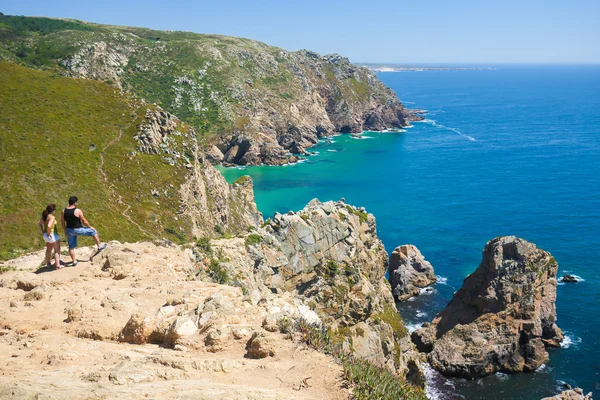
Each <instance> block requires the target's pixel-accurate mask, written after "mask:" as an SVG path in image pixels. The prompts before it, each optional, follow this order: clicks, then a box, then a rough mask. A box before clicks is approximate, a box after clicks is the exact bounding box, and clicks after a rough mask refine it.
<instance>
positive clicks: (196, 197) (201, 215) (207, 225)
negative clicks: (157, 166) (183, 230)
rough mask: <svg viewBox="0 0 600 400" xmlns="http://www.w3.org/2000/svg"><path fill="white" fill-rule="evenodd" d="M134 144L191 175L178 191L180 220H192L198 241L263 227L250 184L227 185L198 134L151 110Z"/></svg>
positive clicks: (158, 110)
mask: <svg viewBox="0 0 600 400" xmlns="http://www.w3.org/2000/svg"><path fill="white" fill-rule="evenodd" d="M134 139H136V141H137V151H138V152H140V153H147V154H160V155H161V156H162V159H163V161H164V162H166V163H169V164H171V165H176V164H177V165H178V166H179V165H185V167H186V170H187V174H188V176H187V179H186V180H185V182H184V183H183V184H182V185H181V187H180V188H179V197H180V206H179V210H178V215H180V216H181V217H183V218H185V219H187V220H189V222H190V226H191V227H190V233H191V234H192V235H193V236H194V237H203V236H214V235H215V234H216V233H237V232H240V231H243V232H245V231H247V229H248V228H249V227H253V228H256V227H258V226H260V224H262V222H263V220H262V214H261V213H260V212H259V211H258V209H257V208H256V203H255V202H254V190H253V185H252V179H251V178H250V177H244V178H241V179H239V180H238V181H236V182H235V183H234V184H232V185H229V184H228V183H227V182H226V181H225V178H223V176H222V175H221V174H220V173H219V171H217V170H216V169H215V168H214V167H213V166H212V165H211V164H210V163H209V162H206V159H205V157H204V156H203V154H202V153H201V152H200V151H199V150H198V144H197V138H196V133H195V131H194V130H193V129H192V128H190V127H189V126H188V125H186V124H185V123H183V122H182V121H180V120H179V119H178V118H177V117H175V116H174V115H172V114H170V113H169V112H166V111H164V110H163V109H162V108H161V107H159V106H156V105H152V106H148V108H147V109H146V115H145V119H144V122H142V123H141V124H139V126H138V132H137V133H136V134H135V135H134ZM136 155H137V154H136V153H135V152H134V153H133V157H135V156H136ZM161 189H162V188H155V189H153V191H152V194H153V195H154V196H155V197H159V196H160V195H161Z"/></svg>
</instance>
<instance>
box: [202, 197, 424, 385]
mask: <svg viewBox="0 0 600 400" xmlns="http://www.w3.org/2000/svg"><path fill="white" fill-rule="evenodd" d="M259 232H260V236H261V239H262V241H261V243H260V244H259V245H256V246H245V244H244V240H243V239H231V240H227V241H225V240H222V241H214V242H212V244H213V246H214V248H215V249H218V251H222V252H223V254H224V255H225V256H226V257H227V258H229V259H230V260H231V261H230V263H231V264H232V265H235V266H236V268H235V269H231V270H230V271H229V272H228V273H229V274H230V275H231V276H234V275H235V276H236V277H237V278H236V279H238V280H240V281H243V282H244V285H245V287H246V288H247V290H248V291H249V294H248V298H247V301H248V302H251V303H252V304H258V305H263V306H264V307H265V309H266V314H265V316H264V317H263V321H264V328H265V329H266V330H270V331H277V330H281V327H280V326H278V322H279V321H286V319H287V321H289V324H290V325H291V326H293V325H294V324H295V323H297V322H303V323H305V324H309V325H313V324H314V325H318V326H321V325H325V326H327V328H328V329H329V330H330V331H331V332H332V334H333V336H334V337H335V340H336V341H337V342H338V343H341V345H342V347H343V348H344V349H346V350H347V351H349V352H353V353H354V354H355V355H357V356H360V357H363V358H365V359H368V360H369V361H371V362H373V363H374V364H376V365H379V366H387V367H388V368H390V369H392V370H399V371H400V373H401V374H403V375H406V374H408V373H409V372H410V375H411V379H412V378H415V381H414V382H416V383H418V384H422V380H420V379H418V377H419V376H420V374H419V373H418V371H417V372H415V371H412V372H411V371H410V368H409V364H410V365H412V366H413V370H414V368H417V369H419V366H420V362H421V359H422V358H423V357H422V355H420V354H419V353H418V352H417V351H416V349H415V348H414V346H413V344H412V343H411V341H410V338H409V336H408V335H407V332H406V329H405V327H404V324H403V322H402V319H401V318H400V316H399V315H398V311H397V309H396V307H395V304H394V298H393V296H392V293H391V290H390V286H389V284H388V282H387V280H386V279H385V271H386V267H387V260H388V256H387V253H386V251H385V249H384V247H383V244H382V243H381V241H380V240H379V238H378V237H377V233H376V224H375V218H374V217H373V216H372V215H371V214H368V213H367V212H366V211H365V210H364V208H356V207H353V206H351V205H347V204H345V203H344V202H326V203H321V202H319V201H318V200H317V199H314V200H312V201H311V202H310V203H309V204H308V205H307V206H306V207H305V208H304V209H302V210H300V211H298V212H291V211H290V212H288V213H286V214H279V213H276V214H275V215H274V216H273V218H272V219H271V220H270V221H268V222H267V223H266V224H265V227H264V229H259ZM260 293H263V295H260ZM264 293H267V295H265V294H264ZM273 293H277V295H274V294H273ZM282 325H283V324H282ZM283 330H287V328H286V327H285V326H284V327H283ZM411 362H412V363H411ZM415 366H416V367H415Z"/></svg>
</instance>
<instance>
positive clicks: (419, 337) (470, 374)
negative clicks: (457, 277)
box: [412, 236, 563, 379]
mask: <svg viewBox="0 0 600 400" xmlns="http://www.w3.org/2000/svg"><path fill="white" fill-rule="evenodd" d="M557 270H558V264H557V263H556V260H555V259H554V257H552V256H551V255H550V253H548V252H546V251H543V250H541V249H539V248H538V247H537V246H536V245H535V244H533V243H530V242H527V241H525V240H523V239H519V238H516V237H514V236H505V237H498V238H496V239H493V240H491V241H490V242H488V243H487V244H486V246H485V248H484V250H483V260H482V261H481V264H480V265H479V267H478V268H477V269H476V270H475V272H473V273H472V274H471V275H469V276H468V277H467V278H466V279H465V281H464V282H463V286H462V288H461V289H460V290H459V291H458V292H457V293H456V294H455V295H454V298H453V299H452V300H451V301H450V303H449V304H448V306H446V308H445V309H444V310H442V312H440V313H439V314H438V315H437V316H436V317H435V319H434V320H433V321H432V323H431V324H429V325H428V326H426V327H424V328H421V329H419V330H417V331H415V332H413V334H412V339H413V341H414V342H415V343H416V344H417V347H418V348H419V350H421V351H424V352H428V353H429V355H428V359H429V362H430V363H431V365H432V366H433V367H434V368H435V369H437V370H439V371H440V372H442V373H443V374H445V375H449V376H458V377H463V378H468V379H475V378H479V377H482V376H485V375H489V374H493V373H495V372H520V371H533V370H535V369H537V368H539V367H540V366H541V365H542V364H543V363H544V362H546V361H547V360H548V353H547V352H546V349H545V347H546V346H550V347H558V346H559V345H560V341H561V340H562V339H563V334H562V331H561V330H560V329H559V328H558V327H557V326H556V324H555V321H556V306H555V300H556V285H557V282H556V273H557Z"/></svg>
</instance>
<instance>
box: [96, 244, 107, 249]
mask: <svg viewBox="0 0 600 400" xmlns="http://www.w3.org/2000/svg"><path fill="white" fill-rule="evenodd" d="M105 248H106V243H104V244H103V245H102V246H100V247H98V251H100V250H104V249H105Z"/></svg>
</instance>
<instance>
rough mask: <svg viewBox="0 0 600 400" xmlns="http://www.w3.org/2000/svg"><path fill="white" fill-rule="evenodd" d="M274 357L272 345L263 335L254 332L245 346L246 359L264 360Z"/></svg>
mask: <svg viewBox="0 0 600 400" xmlns="http://www.w3.org/2000/svg"><path fill="white" fill-rule="evenodd" d="M274 355H275V349H274V348H273V344H272V343H271V341H270V340H269V337H268V336H267V335H265V334H264V333H261V332H255V333H254V334H253V335H252V337H251V338H250V340H248V343H247V344H246V357H248V358H265V357H269V356H271V357H272V356H274Z"/></svg>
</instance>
